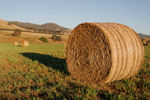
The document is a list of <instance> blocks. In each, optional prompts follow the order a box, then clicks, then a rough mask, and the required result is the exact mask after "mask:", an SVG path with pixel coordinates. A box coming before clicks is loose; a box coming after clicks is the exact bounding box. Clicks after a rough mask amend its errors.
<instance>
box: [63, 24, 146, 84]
mask: <svg viewBox="0 0 150 100" xmlns="http://www.w3.org/2000/svg"><path fill="white" fill-rule="evenodd" d="M143 60H144V48H143V45H142V42H141V40H140V38H139V36H138V35H137V34H136V32H135V31H134V30H132V29H131V28H129V27H128V26H125V25H122V24H117V23H83V24H80V25H78V26H77V27H76V28H75V29H74V30H73V31H72V33H71V35H70V37H69V40H68V43H67V47H66V61H67V65H68V70H69V72H70V73H71V74H72V77H73V78H76V79H79V80H81V81H87V82H94V83H98V84H99V83H108V82H112V81H115V80H121V79H123V78H129V77H131V76H133V75H135V74H136V73H137V72H138V70H139V69H140V67H141V64H142V62H143Z"/></svg>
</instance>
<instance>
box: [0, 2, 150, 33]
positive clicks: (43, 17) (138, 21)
mask: <svg viewBox="0 0 150 100" xmlns="http://www.w3.org/2000/svg"><path fill="white" fill-rule="evenodd" d="M0 19H3V20H7V21H23V22H32V23H36V24H43V23H47V22H54V23H57V24H59V25H61V26H64V27H68V28H72V29H73V28H74V27H75V26H77V25H78V24H80V23H82V22H117V23H122V24H125V25H128V26H130V27H131V28H133V29H134V30H135V31H136V32H140V33H144V34H149V35H150V0H1V2H0Z"/></svg>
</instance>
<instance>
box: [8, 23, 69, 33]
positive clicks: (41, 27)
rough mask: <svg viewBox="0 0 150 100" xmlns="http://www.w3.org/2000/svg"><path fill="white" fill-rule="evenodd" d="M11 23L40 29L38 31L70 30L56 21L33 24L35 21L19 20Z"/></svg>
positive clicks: (31, 28) (35, 29) (36, 29)
mask: <svg viewBox="0 0 150 100" xmlns="http://www.w3.org/2000/svg"><path fill="white" fill-rule="evenodd" d="M9 23H10V24H13V25H16V26H19V27H22V28H26V29H30V30H34V31H38V32H55V31H60V32H62V31H63V32H65V31H68V30H70V29H68V28H65V27H62V26H59V25H57V24H55V23H46V24H42V25H38V24H33V23H24V22H17V21H10V22H9Z"/></svg>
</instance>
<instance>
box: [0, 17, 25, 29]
mask: <svg viewBox="0 0 150 100" xmlns="http://www.w3.org/2000/svg"><path fill="white" fill-rule="evenodd" d="M0 29H8V30H14V29H20V30H26V29H24V28H21V27H19V26H16V25H13V24H10V23H9V22H7V21H4V20H2V19H0Z"/></svg>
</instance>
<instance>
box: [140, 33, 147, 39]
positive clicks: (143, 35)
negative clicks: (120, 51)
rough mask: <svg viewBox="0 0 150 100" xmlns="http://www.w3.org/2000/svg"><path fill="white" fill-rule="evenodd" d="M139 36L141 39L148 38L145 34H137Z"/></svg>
mask: <svg viewBox="0 0 150 100" xmlns="http://www.w3.org/2000/svg"><path fill="white" fill-rule="evenodd" d="M138 34H139V36H140V37H141V38H142V39H143V38H150V35H146V34H142V33H138Z"/></svg>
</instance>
